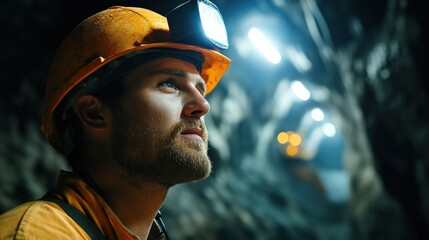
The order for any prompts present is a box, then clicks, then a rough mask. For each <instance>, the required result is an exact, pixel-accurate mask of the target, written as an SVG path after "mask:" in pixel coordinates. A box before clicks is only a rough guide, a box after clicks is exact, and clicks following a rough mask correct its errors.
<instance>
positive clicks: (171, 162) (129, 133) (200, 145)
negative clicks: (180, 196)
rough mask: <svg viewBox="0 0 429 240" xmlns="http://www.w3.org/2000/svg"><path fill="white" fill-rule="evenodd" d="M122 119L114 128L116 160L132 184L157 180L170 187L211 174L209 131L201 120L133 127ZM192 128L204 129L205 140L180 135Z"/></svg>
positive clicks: (114, 155)
mask: <svg viewBox="0 0 429 240" xmlns="http://www.w3.org/2000/svg"><path fill="white" fill-rule="evenodd" d="M118 120H119V119H118ZM119 121H121V123H122V124H119V125H118V126H117V127H114V129H113V136H114V137H113V149H114V152H113V161H114V163H115V165H116V166H118V167H119V168H120V169H121V170H122V172H123V176H124V178H126V179H127V180H128V181H129V182H130V183H131V184H134V185H139V184H140V183H142V182H157V183H159V184H162V185H164V186H167V187H170V186H173V185H176V184H179V183H186V182H192V181H196V180H200V179H205V178H207V177H208V176H209V175H210V173H211V169H212V164H211V161H210V159H209V157H208V154H207V150H208V144H207V139H208V137H207V130H206V127H205V125H204V124H203V123H202V121H200V120H187V121H183V122H180V123H178V124H176V125H175V126H173V127H171V128H170V129H165V128H164V129H163V128H161V127H159V126H158V127H141V126H136V127H130V125H128V124H123V123H124V122H123V120H119ZM155 122H156V121H155ZM124 126H128V127H124ZM192 127H199V128H201V129H202V130H203V135H202V136H201V137H202V139H203V141H199V140H195V139H191V138H186V137H183V136H182V135H181V132H182V131H183V130H185V129H189V128H192Z"/></svg>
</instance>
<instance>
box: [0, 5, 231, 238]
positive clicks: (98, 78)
mask: <svg viewBox="0 0 429 240" xmlns="http://www.w3.org/2000/svg"><path fill="white" fill-rule="evenodd" d="M229 64H230V60H229V59H228V58H226V57H225V56H223V55H222V54H220V53H218V52H217V51H214V50H209V49H206V48H203V47H199V46H196V45H192V44H186V43H175V42H173V41H172V40H171V34H170V30H169V27H168V23H167V20H166V18H165V17H163V16H161V15H159V14H157V13H155V12H152V11H149V10H146V9H142V8H133V7H120V6H118V7H112V8H109V9H107V10H104V11H102V12H99V13H97V14H95V15H93V16H91V17H89V18H88V19H86V20H84V21H83V22H82V23H81V24H79V25H78V26H77V27H76V28H75V29H73V30H72V31H71V32H70V33H69V35H68V36H67V37H66V39H65V40H64V41H63V43H62V44H61V46H60V47H59V49H58V50H57V53H56V54H55V56H54V58H53V62H52V65H51V68H50V73H49V76H48V81H47V87H46V108H45V111H44V115H43V118H42V127H41V130H42V132H43V133H44V135H45V136H46V138H47V139H48V141H49V142H50V143H51V144H52V145H53V146H54V147H55V148H56V149H57V150H58V151H60V152H62V153H63V154H65V155H66V156H67V159H68V160H69V162H70V163H71V165H72V168H73V173H71V172H65V171H62V172H61V173H60V176H59V179H58V185H57V187H56V188H55V189H53V190H52V191H50V192H48V193H47V194H46V195H45V197H44V198H42V199H41V200H37V201H33V202H29V203H25V204H23V205H21V206H18V207H17V208H15V209H13V210H11V211H9V212H7V213H5V214H3V215H2V216H0V229H1V231H0V239H27V238H31V239H69V238H71V239H91V238H97V236H99V237H100V238H106V239H165V238H168V237H167V236H166V233H165V229H164V227H163V224H162V221H160V217H159V211H158V210H159V209H160V207H161V206H162V204H163V202H164V199H165V197H166V194H167V191H168V189H169V188H170V187H171V186H173V185H176V184H180V183H186V182H192V181H196V180H199V179H204V178H206V177H208V176H209V174H210V172H211V163H210V160H209V157H208V155H207V130H206V128H205V125H204V121H203V116H204V115H205V114H207V112H208V111H209V110H210V106H209V103H208V102H207V101H206V99H205V96H206V95H207V94H208V93H209V92H210V91H212V90H213V88H214V87H215V86H216V84H217V83H218V82H219V80H220V79H221V77H222V75H223V74H224V72H225V71H226V70H227V68H228V66H229ZM76 210H77V213H76ZM82 213H83V215H82ZM88 220H89V221H88Z"/></svg>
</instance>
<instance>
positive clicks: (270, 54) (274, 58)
mask: <svg viewBox="0 0 429 240" xmlns="http://www.w3.org/2000/svg"><path fill="white" fill-rule="evenodd" d="M247 36H248V37H249V38H250V40H251V41H252V42H253V44H254V45H255V46H256V48H258V50H259V51H261V53H262V54H264V56H265V57H266V58H267V59H268V61H270V62H271V63H272V64H277V63H279V62H280V60H281V59H282V57H281V56H280V53H279V52H278V51H277V49H276V48H275V47H274V46H273V45H272V44H271V43H270V41H269V40H268V39H267V38H266V37H265V36H264V34H263V33H262V32H261V31H259V29H257V28H251V29H250V30H249V33H248V34H247Z"/></svg>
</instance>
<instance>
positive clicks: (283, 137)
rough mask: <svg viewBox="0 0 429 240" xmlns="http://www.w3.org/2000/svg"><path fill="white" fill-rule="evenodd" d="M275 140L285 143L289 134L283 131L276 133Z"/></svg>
mask: <svg viewBox="0 0 429 240" xmlns="http://www.w3.org/2000/svg"><path fill="white" fill-rule="evenodd" d="M277 141H278V142H279V143H280V144H285V143H287V141H289V135H288V134H287V133H285V132H281V133H279V135H277Z"/></svg>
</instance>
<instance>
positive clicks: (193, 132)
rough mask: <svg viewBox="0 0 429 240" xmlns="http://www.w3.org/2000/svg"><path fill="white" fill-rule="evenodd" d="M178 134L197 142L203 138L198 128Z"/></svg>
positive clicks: (201, 131)
mask: <svg viewBox="0 0 429 240" xmlns="http://www.w3.org/2000/svg"><path fill="white" fill-rule="evenodd" d="M180 134H181V135H183V136H185V137H188V138H192V139H197V140H199V141H201V140H203V139H204V138H205V137H204V132H203V130H202V129H201V128H198V127H193V128H188V129H185V130H183V131H182V132H181V133H180Z"/></svg>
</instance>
